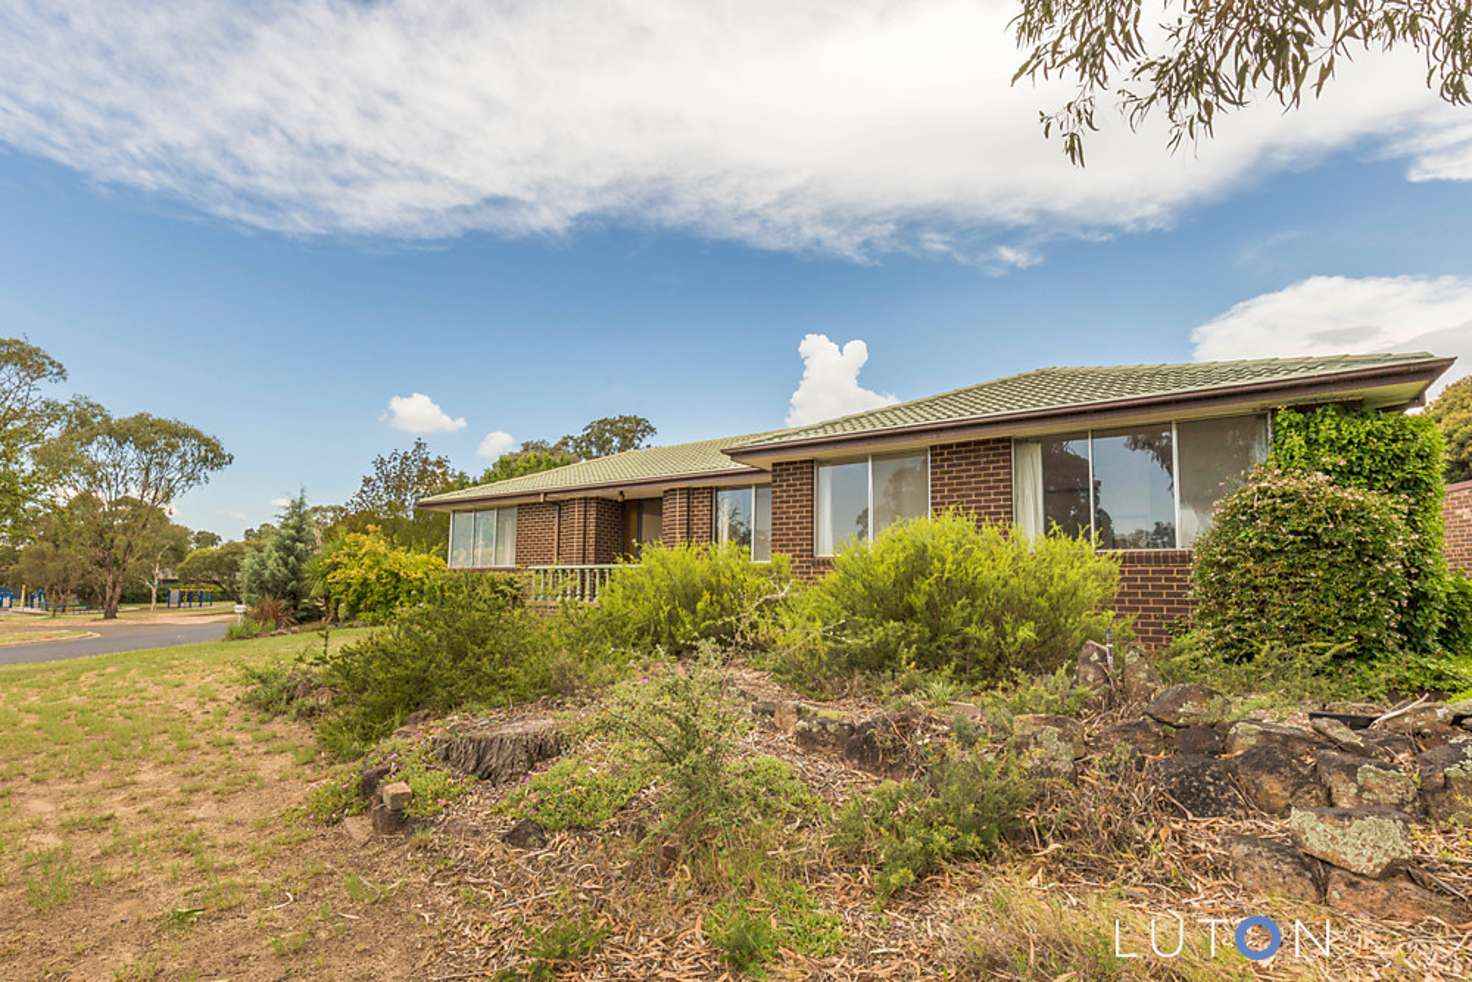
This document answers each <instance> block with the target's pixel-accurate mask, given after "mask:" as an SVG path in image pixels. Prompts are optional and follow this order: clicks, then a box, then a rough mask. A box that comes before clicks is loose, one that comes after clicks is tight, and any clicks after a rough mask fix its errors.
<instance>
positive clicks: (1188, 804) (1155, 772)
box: [1150, 755, 1243, 818]
mask: <svg viewBox="0 0 1472 982" xmlns="http://www.w3.org/2000/svg"><path fill="white" fill-rule="evenodd" d="M1150 779H1151V781H1152V782H1153V783H1154V785H1155V789H1156V792H1157V793H1159V794H1161V795H1163V796H1165V797H1166V798H1167V800H1169V801H1171V802H1172V803H1174V804H1175V805H1176V806H1177V807H1180V808H1183V809H1185V811H1186V812H1187V814H1188V815H1190V817H1192V818H1214V817H1217V816H1222V815H1241V814H1242V812H1243V804H1242V795H1241V793H1240V792H1239V791H1238V790H1237V786H1236V784H1234V783H1233V781H1232V770H1231V768H1230V767H1228V766H1227V764H1225V763H1224V762H1222V761H1220V760H1217V759H1216V758H1215V757H1202V756H1199V755H1186V756H1181V757H1165V758H1163V759H1161V760H1157V761H1154V762H1153V763H1152V764H1151V765H1150Z"/></svg>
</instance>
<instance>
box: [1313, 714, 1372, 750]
mask: <svg viewBox="0 0 1472 982" xmlns="http://www.w3.org/2000/svg"><path fill="white" fill-rule="evenodd" d="M1309 726H1311V727H1313V731H1314V732H1315V733H1317V734H1318V735H1319V736H1321V737H1323V738H1324V739H1325V740H1328V741H1329V742H1330V743H1332V744H1334V746H1336V747H1338V748H1339V749H1340V750H1343V751H1346V752H1348V753H1352V754H1360V755H1365V754H1369V753H1371V752H1372V751H1371V748H1370V744H1369V743H1368V742H1366V740H1365V738H1364V737H1362V736H1360V734H1359V733H1357V732H1355V731H1354V730H1351V729H1350V728H1349V727H1347V726H1345V725H1344V724H1343V723H1341V722H1339V720H1337V719H1327V718H1324V717H1320V718H1319V719H1312V720H1309Z"/></svg>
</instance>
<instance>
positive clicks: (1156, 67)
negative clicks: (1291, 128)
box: [1012, 0, 1472, 164]
mask: <svg viewBox="0 0 1472 982" xmlns="http://www.w3.org/2000/svg"><path fill="white" fill-rule="evenodd" d="M1173 2H1174V0H1166V9H1167V10H1168V9H1169V8H1170V6H1171V5H1172V3H1173ZM1145 13H1146V11H1145V5H1144V2H1143V0H1022V12H1021V13H1020V14H1018V15H1017V17H1016V18H1014V19H1013V21H1012V28H1013V31H1014V32H1015V34H1016V37H1017V41H1018V44H1019V45H1020V46H1022V47H1024V48H1026V49H1028V51H1029V53H1028V55H1027V57H1026V59H1025V60H1024V61H1023V63H1022V65H1021V67H1019V68H1018V69H1017V72H1016V74H1015V75H1014V76H1013V82H1014V83H1015V82H1017V81H1018V80H1020V79H1023V78H1026V79H1029V80H1032V81H1037V80H1039V79H1049V78H1053V77H1055V76H1056V77H1061V78H1067V79H1073V80H1074V81H1075V82H1076V83H1077V87H1076V89H1075V91H1074V94H1073V97H1072V98H1071V99H1069V101H1068V102H1067V103H1065V104H1064V105H1063V107H1062V108H1061V109H1059V110H1057V111H1055V112H1052V113H1048V112H1044V113H1041V114H1040V116H1041V119H1042V124H1043V133H1044V135H1051V134H1052V132H1053V131H1054V130H1055V129H1056V130H1057V131H1058V133H1059V134H1060V135H1061V136H1062V138H1063V152H1064V153H1065V154H1066V155H1067V156H1068V159H1069V160H1071V161H1073V162H1074V163H1075V164H1082V163H1083V160H1084V147H1083V142H1084V135H1085V133H1086V132H1088V131H1091V130H1097V129H1098V126H1097V125H1095V122H1094V113H1095V109H1096V104H1097V100H1098V99H1099V97H1100V96H1101V95H1107V94H1108V93H1109V92H1110V90H1111V89H1112V90H1114V96H1115V98H1116V99H1117V101H1118V104H1119V108H1120V110H1121V112H1122V113H1123V114H1124V115H1125V117H1126V119H1127V120H1128V122H1129V125H1130V127H1131V129H1138V128H1139V126H1140V124H1142V123H1143V122H1144V121H1145V120H1146V119H1147V118H1148V117H1149V116H1150V115H1151V114H1152V113H1154V112H1156V111H1160V112H1163V113H1164V114H1165V117H1166V120H1167V121H1168V123H1169V133H1170V136H1169V146H1170V148H1171V149H1172V150H1174V149H1175V148H1177V147H1179V146H1180V144H1181V143H1182V141H1183V140H1189V141H1195V140H1197V139H1198V138H1201V137H1210V136H1211V135H1212V134H1213V132H1214V130H1215V125H1216V120H1217V118H1218V117H1219V116H1221V115H1224V114H1225V113H1227V112H1230V111H1231V110H1233V109H1240V108H1242V107H1244V106H1247V105H1249V104H1251V103H1252V102H1254V101H1256V100H1259V99H1272V100H1276V101H1277V102H1278V104H1279V105H1281V106H1282V107H1284V108H1285V109H1296V108H1297V107H1298V106H1299V105H1300V103H1301V102H1302V99H1303V95H1304V92H1305V90H1307V91H1308V92H1310V93H1311V94H1312V95H1313V97H1315V98H1317V97H1318V96H1319V94H1320V93H1321V92H1322V91H1323V90H1324V88H1325V87H1326V86H1327V85H1328V84H1329V82H1330V81H1331V80H1332V79H1333V77H1334V72H1335V70H1336V69H1337V68H1338V66H1339V63H1340V61H1348V60H1350V59H1351V58H1352V57H1353V56H1354V55H1355V54H1357V53H1360V52H1370V51H1374V50H1377V49H1378V50H1390V49H1392V48H1395V47H1398V46H1399V47H1409V48H1412V49H1414V50H1416V51H1418V52H1420V53H1421V54H1422V55H1423V56H1424V57H1425V60H1426V83H1427V85H1428V86H1429V87H1431V88H1433V89H1435V90H1437V92H1438V94H1439V95H1440V96H1441V98H1442V99H1444V100H1446V101H1447V102H1449V103H1451V104H1452V105H1456V106H1465V105H1468V104H1469V103H1472V90H1469V87H1468V81H1469V78H1472V7H1469V6H1468V5H1467V2H1466V0H1261V2H1257V3H1222V2H1210V0H1180V7H1179V12H1178V13H1177V14H1176V15H1175V17H1174V18H1173V19H1170V20H1168V21H1167V22H1165V23H1163V24H1161V25H1160V29H1159V31H1156V30H1155V29H1154V27H1153V25H1147V24H1145V23H1144V18H1145Z"/></svg>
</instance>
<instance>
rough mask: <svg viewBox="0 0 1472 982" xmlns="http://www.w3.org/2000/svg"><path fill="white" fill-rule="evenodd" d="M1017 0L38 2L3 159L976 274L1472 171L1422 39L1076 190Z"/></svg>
mask: <svg viewBox="0 0 1472 982" xmlns="http://www.w3.org/2000/svg"><path fill="white" fill-rule="evenodd" d="M1015 10H1016V7H1015V3H1013V2H1011V0H1006V2H1004V0H913V2H908V3H898V4H897V3H895V2H893V0H842V2H840V0H805V2H794V0H752V2H750V3H745V4H669V3H664V2H658V0H608V2H606V3H603V4H599V5H597V8H596V11H597V12H596V15H590V11H589V8H588V6H587V5H585V4H549V3H537V2H533V0H506V2H502V3H482V2H474V0H383V2H379V3H373V4H356V3H344V2H341V0H297V2H288V0H261V2H258V3H248V4H247V3H238V2H234V0H158V2H155V3H151V4H149V5H148V12H147V16H136V17H119V16H117V15H116V14H117V11H116V3H115V0H74V2H72V3H68V4H66V5H65V11H64V12H59V8H58V7H57V6H56V5H55V4H51V3H44V2H41V0H15V2H12V3H10V4H7V5H6V8H5V10H3V11H0V141H5V142H8V143H9V144H11V145H13V146H15V147H18V148H20V149H21V150H23V151H26V152H29V153H32V154H37V155H40V156H43V157H47V158H50V159H52V160H57V161H60V162H63V163H65V164H67V165H69V166H71V167H74V168H76V169H77V170H79V171H81V172H83V173H85V174H87V175H89V176H91V177H94V178H96V179H99V180H102V181H104V182H115V183H118V184H123V185H127V186H131V187H136V188H141V189H144V190H145V191H148V192H157V193H163V194H166V195H171V196H174V197H176V198H179V199H182V200H184V201H186V202H188V203H189V204H191V205H192V206H194V207H196V208H198V209H200V210H202V211H204V212H207V213H210V214H213V215H217V216H223V217H225V218H228V219H231V220H235V221H239V222H243V223H246V224H249V225H253V226H259V227H263V228H269V229H276V230H281V231H285V232H288V233H293V234H317V233H326V234H334V233H349V234H368V235H389V236H396V237H408V238H418V237H438V236H446V235H455V234H459V233H462V232H466V231H470V230H487V231H491V232H493V233H497V234H502V235H512V236H515V235H527V234H562V233H565V232H568V231H569V230H572V229H574V228H575V227H576V226H577V224H578V223H579V222H580V221H601V220H607V219H612V220H617V221H634V222H639V223H643V224H647V225H651V226H656V227H662V228H674V229H680V230H689V231H694V232H697V233H699V234H703V235H707V236H712V237H717V238H725V239H732V240H737V241H741V242H746V243H751V244H755V245H758V246H762V247H768V248H777V249H797V250H815V251H821V252H828V253H835V254H840V255H848V256H854V257H872V256H874V255H877V254H880V253H883V252H885V251H888V250H906V251H914V252H918V253H926V252H929V251H931V246H930V245H929V241H930V240H929V239H928V238H927V237H928V236H931V235H934V234H936V233H939V234H940V235H942V236H945V237H950V238H953V239H954V240H955V241H960V242H964V243H966V248H965V249H963V250H956V249H948V250H942V251H943V253H951V254H956V255H958V256H962V255H969V256H972V257H977V256H986V255H987V254H988V252H989V251H990V248H989V247H994V246H997V244H998V243H1009V242H1015V241H1016V235H1015V233H1016V232H1017V230H1019V229H1026V230H1028V232H1029V233H1030V234H1031V235H1032V236H1034V237H1035V240H1036V241H1038V242H1042V241H1045V240H1046V238H1047V237H1048V236H1051V235H1058V234H1091V233H1097V232H1100V231H1103V232H1110V231H1114V230H1118V229H1128V228H1136V227H1141V226H1151V225H1158V224H1161V223H1163V222H1168V221H1169V220H1170V219H1171V218H1172V217H1173V216H1174V215H1175V214H1177V213H1178V212H1179V211H1180V209H1181V208H1182V207H1184V206H1185V205H1187V204H1189V203H1191V202H1194V201H1198V200H1201V199H1203V198H1207V197H1212V196H1216V195H1220V194H1223V193H1225V192H1226V191H1227V190H1229V189H1230V187H1231V186H1232V185H1234V184H1235V183H1238V182H1243V181H1248V180H1253V179H1257V178H1258V177H1260V175H1262V174H1263V173H1264V172H1266V171H1270V170H1272V169H1275V168H1281V167H1286V166H1291V165H1294V164H1297V163H1299V162H1301V161H1303V160H1305V159H1312V158H1313V157H1314V156H1315V155H1317V154H1320V153H1323V152H1326V151H1329V150H1333V149H1336V148H1342V147H1346V146H1350V145H1352V144H1354V143H1355V141H1359V140H1361V139H1363V138H1365V137H1375V138H1378V139H1379V141H1380V142H1379V144H1378V146H1379V147H1380V148H1381V149H1382V150H1384V152H1387V153H1390V154H1392V155H1398V156H1401V157H1405V158H1407V159H1408V160H1409V176H1412V177H1414V178H1417V179H1431V178H1469V177H1472V134H1469V133H1468V132H1467V130H1466V123H1465V114H1464V113H1461V112H1460V111H1458V110H1455V109H1451V108H1449V107H1446V106H1444V105H1443V104H1441V103H1440V102H1439V101H1438V100H1437V99H1436V98H1435V96H1434V95H1433V94H1431V93H1429V92H1428V91H1427V90H1426V86H1425V82H1424V70H1423V67H1422V64H1421V62H1420V61H1419V59H1418V56H1417V55H1416V54H1415V53H1414V52H1411V51H1408V50H1407V51H1399V50H1398V51H1396V52H1393V53H1391V54H1388V55H1381V54H1378V53H1365V54H1361V55H1360V56H1359V57H1357V59H1356V61H1355V62H1354V63H1353V64H1350V65H1345V66H1342V68H1341V71H1340V73H1339V75H1338V77H1336V79H1335V83H1334V85H1333V86H1331V88H1330V91H1329V94H1328V96H1327V97H1326V98H1325V100H1323V101H1322V102H1317V103H1313V104H1310V105H1308V106H1306V107H1305V108H1304V109H1303V110H1302V111H1298V112H1293V113H1287V114H1285V113H1283V112H1281V111H1280V110H1279V108H1278V107H1277V106H1276V105H1274V104H1266V105H1263V106H1261V107H1260V108H1257V109H1254V110H1252V111H1248V112H1243V113H1237V114H1233V115H1232V116H1231V117H1229V118H1227V119H1224V120H1223V121H1221V123H1220V124H1219V127H1218V129H1219V136H1218V137H1217V139H1216V140H1214V141H1212V142H1210V143H1207V144H1203V145H1202V147H1201V148H1200V149H1199V151H1198V152H1197V153H1194V154H1193V153H1191V152H1183V153H1179V154H1176V155H1174V156H1171V155H1168V154H1167V153H1166V152H1165V150H1164V139H1163V132H1162V129H1161V127H1160V126H1159V125H1158V123H1152V124H1151V125H1150V126H1147V128H1146V129H1145V131H1144V132H1143V133H1142V134H1141V135H1139V136H1138V137H1136V136H1132V135H1130V134H1129V132H1128V130H1127V127H1125V126H1124V125H1123V124H1122V123H1121V122H1120V121H1119V120H1117V119H1116V118H1113V116H1112V114H1110V113H1108V112H1106V113H1105V114H1104V115H1105V116H1106V117H1109V118H1107V120H1106V122H1107V126H1106V131H1105V132H1103V133H1100V134H1097V135H1095V136H1093V137H1091V139H1090V144H1089V160H1090V163H1089V167H1088V168H1087V169H1086V170H1082V171H1080V170H1078V169H1076V168H1074V167H1072V166H1070V165H1069V164H1068V163H1067V162H1066V161H1065V160H1064V159H1063V156H1062V154H1061V153H1060V152H1059V146H1058V143H1057V141H1056V140H1053V141H1045V140H1044V139H1043V138H1042V137H1041V135H1040V132H1039V128H1038V123H1037V111H1038V110H1039V109H1040V108H1047V109H1053V108H1056V107H1057V106H1058V105H1060V104H1061V102H1062V101H1063V100H1064V99H1065V98H1066V97H1067V95H1068V92H1069V89H1068V87H1067V86H1066V85H1064V86H1062V87H1060V85H1059V84H1057V83H1049V84H1044V85H1040V86H1037V87H1033V86H1030V85H1025V84H1024V85H1018V86H1013V85H1012V84H1011V82H1010V78H1011V73H1012V71H1013V70H1014V68H1015V67H1016V66H1017V64H1018V63H1019V61H1020V55H1019V53H1018V52H1017V50H1016V48H1015V47H1014V45H1013V43H1012V41H1011V36H1010V34H1009V33H1008V31H1007V28H1006V24H1007V21H1008V19H1009V18H1010V17H1012V16H1013V15H1014V13H1015ZM1149 17H1150V15H1149V14H1147V19H1149ZM1456 127H1461V128H1460V129H1457V128H1456ZM1370 146H1371V147H1372V148H1373V147H1375V146H1377V144H1371V145H1370ZM1002 248H1008V247H1007V246H1002ZM1010 248H1015V246H1013V247H1010ZM1034 251H1035V250H1034ZM992 258H993V260H994V264H993V266H992V267H989V268H998V269H1001V268H1007V267H1009V266H1018V265H1026V264H1027V263H1026V262H1024V263H1018V262H1016V261H1015V259H1009V258H1008V256H1006V255H1004V254H1002V253H1001V252H996V253H995V254H994V255H993V257H992Z"/></svg>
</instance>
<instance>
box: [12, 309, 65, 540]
mask: <svg viewBox="0 0 1472 982" xmlns="http://www.w3.org/2000/svg"><path fill="white" fill-rule="evenodd" d="M65 379H66V369H65V368H63V367H62V365H61V362H59V361H57V360H56V359H55V358H52V357H51V356H50V355H48V354H47V353H46V352H45V351H43V350H41V349H40V348H38V347H36V346H35V345H33V344H30V343H29V342H27V341H23V340H21V339H19V338H0V533H3V534H6V535H7V536H8V535H13V534H14V531H15V528H16V526H17V525H18V524H20V522H21V521H22V519H23V516H24V514H25V512H26V509H27V506H28V505H30V504H32V503H33V502H35V501H37V500H38V499H39V498H40V494H39V490H40V489H39V487H38V480H37V478H38V475H37V473H36V471H35V469H34V468H33V467H32V466H31V465H32V460H31V454H32V452H33V451H34V450H35V448H36V447H38V446H40V445H41V444H42V443H44V442H45V441H46V440H47V439H48V438H49V437H50V436H51V435H52V434H51V430H52V428H53V427H54V426H55V424H56V423H57V422H58V420H59V419H60V418H61V415H62V406H61V404H60V403H59V402H57V401H56V400H54V399H51V398H48V397H47V396H46V394H45V389H46V387H47V386H48V385H53V384H55V383H58V382H62V381H65Z"/></svg>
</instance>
